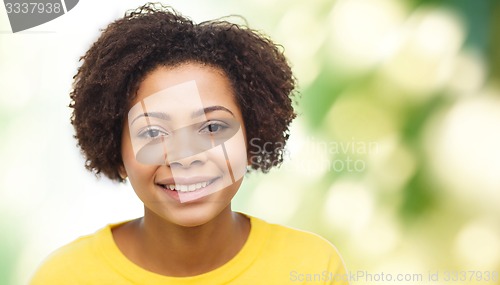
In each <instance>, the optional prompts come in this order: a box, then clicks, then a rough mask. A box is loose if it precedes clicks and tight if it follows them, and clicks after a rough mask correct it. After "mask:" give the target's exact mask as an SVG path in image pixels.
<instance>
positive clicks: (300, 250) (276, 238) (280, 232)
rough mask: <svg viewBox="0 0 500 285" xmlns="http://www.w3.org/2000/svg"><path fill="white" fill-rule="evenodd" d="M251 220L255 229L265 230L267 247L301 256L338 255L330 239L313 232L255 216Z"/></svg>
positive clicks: (329, 256)
mask: <svg viewBox="0 0 500 285" xmlns="http://www.w3.org/2000/svg"><path fill="white" fill-rule="evenodd" d="M251 221H252V225H255V229H256V230H261V231H264V232H265V234H266V235H267V247H269V248H272V249H274V250H281V251H293V252H294V253H296V254H297V255H300V256H302V257H304V256H308V255H309V256H314V257H315V258H318V257H320V256H324V257H325V258H331V257H332V256H338V255H339V254H338V251H337V248H336V247H335V246H334V245H333V244H332V243H331V242H330V241H328V240H327V239H325V238H323V237H321V236H320V235H318V234H315V233H313V232H309V231H305V230H301V229H297V228H293V227H290V226H285V225H280V224H275V223H269V222H266V221H264V220H262V219H259V218H255V217H251Z"/></svg>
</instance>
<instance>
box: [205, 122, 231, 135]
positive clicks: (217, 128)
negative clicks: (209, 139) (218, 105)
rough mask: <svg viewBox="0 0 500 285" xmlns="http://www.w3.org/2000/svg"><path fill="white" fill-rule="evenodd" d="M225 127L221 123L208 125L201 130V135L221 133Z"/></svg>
mask: <svg viewBox="0 0 500 285" xmlns="http://www.w3.org/2000/svg"><path fill="white" fill-rule="evenodd" d="M226 128H227V126H226V125H223V124H221V123H210V124H207V125H206V126H205V127H203V128H202V129H201V132H202V133H209V134H214V133H218V132H221V131H223V130H224V129H226Z"/></svg>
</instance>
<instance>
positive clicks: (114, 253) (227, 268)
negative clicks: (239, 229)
mask: <svg viewBox="0 0 500 285" xmlns="http://www.w3.org/2000/svg"><path fill="white" fill-rule="evenodd" d="M245 216H246V217H248V218H249V219H250V233H249V235H248V238H247V240H246V241H245V244H244V245H243V247H242V248H241V249H240V251H239V252H238V253H237V254H236V255H235V256H234V257H233V258H232V259H231V260H229V261H228V262H226V263H225V264H224V265H222V266H220V267H218V268H216V269H214V270H212V271H209V272H206V273H203V274H200V275H195V276H188V277H172V276H165V275H161V274H158V273H154V272H151V271H148V270H146V269H144V268H142V267H140V266H139V265H137V264H135V263H133V262H132V261H130V260H129V259H128V258H127V257H126V256H125V255H124V254H123V253H122V252H121V250H120V249H119V248H118V246H117V244H116V243H115V241H114V238H113V234H112V231H111V230H112V228H114V227H117V226H119V225H121V224H124V223H126V222H122V223H118V224H111V225H108V226H106V227H105V228H104V229H102V230H100V232H99V233H98V235H97V238H96V242H95V244H94V248H95V250H96V252H97V253H98V254H101V255H102V257H103V258H104V259H105V260H106V261H107V262H108V263H109V265H110V266H111V267H112V268H113V270H115V271H116V272H117V274H119V275H120V276H123V277H125V278H127V279H129V280H130V281H132V282H134V283H140V284H153V282H175V284H225V283H227V282H229V281H231V280H232V279H234V278H236V277H237V276H238V275H240V274H241V273H242V272H243V271H245V270H246V269H247V268H248V267H249V266H250V265H251V264H252V263H253V262H254V261H255V260H256V258H257V256H258V255H259V253H260V251H261V249H262V247H263V244H264V242H265V241H266V240H267V237H266V236H265V235H266V233H267V231H266V230H265V227H266V226H267V224H266V223H264V222H263V221H262V220H259V219H257V218H254V217H252V216H247V215H245Z"/></svg>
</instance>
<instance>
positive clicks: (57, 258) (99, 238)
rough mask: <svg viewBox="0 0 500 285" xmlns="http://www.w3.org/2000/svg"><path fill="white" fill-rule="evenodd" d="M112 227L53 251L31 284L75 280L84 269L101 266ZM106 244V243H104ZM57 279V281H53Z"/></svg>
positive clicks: (39, 268) (109, 226)
mask: <svg viewBox="0 0 500 285" xmlns="http://www.w3.org/2000/svg"><path fill="white" fill-rule="evenodd" d="M111 226H112V225H108V226H106V227H104V228H102V229H100V230H98V231H97V232H95V233H93V234H89V235H85V236H82V237H79V238H77V239H76V240H74V241H72V242H70V243H68V244H66V245H64V246H62V247H60V248H58V249H56V250H55V251H53V252H52V253H51V254H50V255H49V256H48V257H47V258H45V260H44V261H43V262H42V263H41V265H40V266H39V267H38V269H37V271H36V272H35V274H34V276H33V278H32V282H31V283H30V284H48V283H47V282H52V281H54V282H56V281H57V282H58V281H62V280H65V278H69V279H67V280H74V279H75V277H77V275H79V274H81V272H83V271H84V270H82V268H84V267H88V266H90V267H95V266H99V263H101V265H102V262H99V260H100V256H101V253H102V248H103V244H105V242H104V241H105V240H107V239H109V237H110V235H111ZM103 242H104V243H103ZM54 278H57V280H53V279H54Z"/></svg>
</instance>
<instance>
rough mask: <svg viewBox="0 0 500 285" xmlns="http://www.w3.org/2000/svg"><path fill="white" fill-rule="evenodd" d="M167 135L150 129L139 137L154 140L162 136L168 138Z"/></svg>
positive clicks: (158, 130)
mask: <svg viewBox="0 0 500 285" xmlns="http://www.w3.org/2000/svg"><path fill="white" fill-rule="evenodd" d="M166 135H167V133H166V132H164V131H162V130H160V129H156V128H148V129H145V130H143V131H142V132H140V133H139V136H140V137H142V138H147V139H154V138H157V137H160V136H166Z"/></svg>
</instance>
